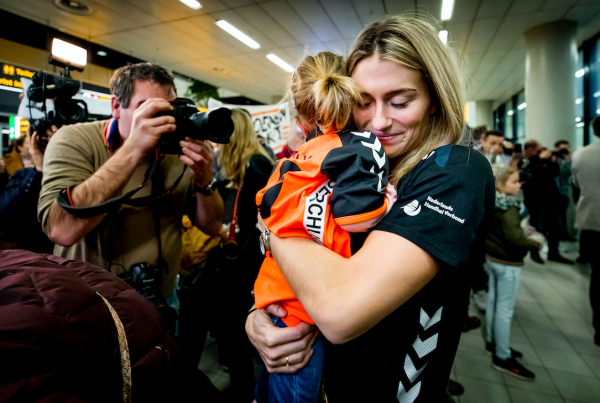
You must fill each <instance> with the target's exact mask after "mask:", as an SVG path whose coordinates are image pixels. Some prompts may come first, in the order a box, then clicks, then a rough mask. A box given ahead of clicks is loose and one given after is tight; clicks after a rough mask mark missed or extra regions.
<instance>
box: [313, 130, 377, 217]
mask: <svg viewBox="0 0 600 403" xmlns="http://www.w3.org/2000/svg"><path fill="white" fill-rule="evenodd" d="M340 139H341V140H342V144H343V146H342V147H338V148H335V149H333V150H331V151H330V152H329V154H327V156H326V157H325V159H324V161H323V164H322V165H321V172H322V173H323V174H324V175H327V177H328V178H329V179H330V180H332V181H334V182H335V185H334V187H333V193H332V195H331V200H330V203H331V209H332V213H333V218H334V219H336V220H337V219H347V218H350V217H352V216H358V215H361V214H365V213H371V212H375V211H377V210H378V209H381V208H382V206H384V201H385V195H384V193H383V189H384V188H385V187H386V186H387V178H388V175H389V170H388V162H387V158H386V156H385V151H384V150H383V147H382V146H381V143H380V142H379V140H378V139H377V137H375V135H373V134H371V133H369V132H364V133H361V132H347V133H344V134H340ZM369 218H371V217H367V218H366V219H358V220H353V219H351V218H350V219H349V221H355V222H361V221H366V220H367V219H369ZM342 221H345V220H342ZM352 223H354V222H340V224H341V225H344V224H352Z"/></svg>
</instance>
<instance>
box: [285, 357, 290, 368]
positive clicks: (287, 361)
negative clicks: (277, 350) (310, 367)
mask: <svg viewBox="0 0 600 403" xmlns="http://www.w3.org/2000/svg"><path fill="white" fill-rule="evenodd" d="M285 366H286V367H289V366H290V356H289V355H288V356H287V357H285Z"/></svg>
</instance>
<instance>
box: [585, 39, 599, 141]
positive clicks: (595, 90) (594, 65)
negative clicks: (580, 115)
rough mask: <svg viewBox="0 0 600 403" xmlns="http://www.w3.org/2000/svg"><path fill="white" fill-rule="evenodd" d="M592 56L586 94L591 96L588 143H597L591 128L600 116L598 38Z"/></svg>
mask: <svg viewBox="0 0 600 403" xmlns="http://www.w3.org/2000/svg"><path fill="white" fill-rule="evenodd" d="M591 50H592V54H591V55H590V56H591V57H590V66H589V74H590V89H589V92H588V94H590V95H591V96H592V101H591V102H590V122H589V124H590V143H595V142H597V141H598V137H596V136H594V131H593V129H592V127H591V122H592V120H593V119H594V118H595V117H596V116H598V115H600V38H598V40H597V41H596V43H595V44H594V46H593V48H592V49H591Z"/></svg>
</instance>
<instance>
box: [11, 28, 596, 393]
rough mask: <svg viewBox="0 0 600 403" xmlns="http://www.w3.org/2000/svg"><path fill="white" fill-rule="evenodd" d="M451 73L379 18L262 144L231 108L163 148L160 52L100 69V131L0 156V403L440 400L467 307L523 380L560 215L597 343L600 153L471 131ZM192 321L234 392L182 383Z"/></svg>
mask: <svg viewBox="0 0 600 403" xmlns="http://www.w3.org/2000/svg"><path fill="white" fill-rule="evenodd" d="M460 66H461V64H460V58H459V55H458V53H456V52H455V51H454V50H452V48H450V47H447V46H445V45H443V44H442V42H441V41H440V40H439V38H438V33H437V29H436V28H435V27H434V26H433V25H432V24H431V23H429V22H427V21H424V20H420V19H417V18H413V17H406V16H396V17H389V18H386V19H384V20H381V21H377V22H374V23H372V24H371V25H369V26H368V27H367V28H366V29H365V30H364V31H363V32H362V33H361V34H360V35H359V36H358V38H357V39H356V42H355V44H354V47H353V48H352V50H351V51H350V53H349V55H348V57H347V59H346V60H344V58H343V57H342V56H339V55H334V54H332V53H329V52H321V53H319V54H317V55H315V56H308V57H307V58H305V59H304V60H303V61H302V62H301V63H299V65H298V67H297V68H296V69H295V71H294V73H293V75H292V78H291V81H290V83H289V85H288V88H287V96H286V98H287V100H288V101H289V102H290V103H291V105H292V106H293V109H294V110H295V123H296V126H297V127H298V133H296V135H295V136H293V138H291V139H290V141H289V142H288V144H287V145H286V146H285V148H284V150H282V152H281V153H280V154H277V155H275V154H274V152H273V150H272V149H271V148H270V147H269V146H268V144H266V142H265V139H264V138H261V137H260V136H257V135H256V133H255V132H254V129H253V124H252V117H251V115H250V113H249V112H247V111H246V110H244V109H234V110H232V113H231V119H232V121H233V123H234V131H233V134H232V135H231V139H230V142H229V143H227V144H221V145H219V146H218V147H217V148H215V147H214V145H213V144H211V143H209V142H208V141H200V140H197V139H194V138H191V137H188V138H186V139H185V140H183V141H181V143H180V146H181V155H176V154H161V153H160V151H159V149H158V148H157V144H158V142H159V140H160V138H161V137H162V136H165V135H168V134H169V133H170V132H173V131H174V130H176V123H177V122H176V119H175V117H173V116H170V115H168V114H166V115H165V114H161V113H160V112H165V111H170V110H172V109H173V107H172V105H171V103H170V101H173V100H174V99H175V98H176V96H177V94H176V88H175V84H174V82H173V78H172V76H171V75H170V74H169V73H168V72H167V71H166V70H165V69H164V68H162V67H160V66H158V65H156V64H153V63H139V64H132V65H128V66H125V67H122V68H120V69H118V70H117V71H116V72H115V74H114V76H113V78H112V80H111V84H110V90H111V94H112V100H111V110H112V118H111V119H109V120H105V121H95V122H88V123H80V124H75V125H68V126H63V127H60V128H57V127H55V126H52V127H49V128H41V127H36V128H35V129H34V128H30V129H29V130H28V133H27V135H26V136H23V137H22V138H20V139H18V140H16V141H15V142H14V144H13V145H12V150H11V152H10V154H7V157H6V158H5V159H4V161H1V162H0V187H1V188H2V189H0V191H1V193H0V236H1V240H2V242H3V249H6V250H3V251H0V316H1V317H3V318H6V320H4V319H3V320H2V321H0V334H1V336H0V356H2V357H5V358H6V359H5V360H3V361H4V362H3V364H4V365H3V368H4V370H0V373H1V374H2V376H1V377H0V401H5V400H11V401H13V400H14V401H18V400H34V399H37V398H40V397H48V400H47V401H73V402H75V401H77V402H81V401H86V402H88V401H89V402H96V401H113V400H115V401H116V400H123V401H128V402H129V401H131V400H132V396H133V398H135V399H136V400H154V401H156V400H155V399H161V400H164V401H171V400H176V401H207V402H213V401H214V402H219V401H227V400H229V401H235V402H248V403H249V402H252V401H253V400H254V401H256V402H259V403H263V402H265V403H266V402H269V403H272V402H282V403H283V402H291V401H296V402H318V401H331V402H337V401H358V400H362V401H381V402H387V401H402V402H404V401H411V402H444V401H451V397H450V396H449V395H450V394H459V393H461V389H462V387H461V386H460V385H459V384H457V383H456V382H453V381H451V380H449V375H450V370H451V368H452V364H453V361H454V356H455V354H456V350H457V347H458V342H459V339H460V334H461V331H469V330H471V329H473V328H476V327H478V326H480V322H479V320H478V319H476V318H473V317H469V316H468V315H465V312H468V304H469V301H470V300H471V298H470V295H473V301H474V302H475V303H476V304H477V305H478V307H479V308H480V309H481V310H485V320H486V327H485V328H486V336H487V340H486V351H487V352H488V353H489V354H490V355H491V356H492V366H493V367H494V368H495V369H497V370H499V371H505V372H508V373H510V374H512V375H514V376H516V377H518V378H520V379H524V380H532V379H534V377H535V375H534V374H533V373H532V372H531V371H529V370H527V369H526V368H525V367H524V366H523V365H522V364H521V363H520V362H519V361H518V360H517V359H518V358H520V357H522V354H521V353H520V352H518V351H516V350H513V349H511V348H510V325H511V319H512V316H513V312H514V305H515V300H516V297H517V294H518V290H519V283H520V274H521V270H522V269H521V268H522V266H523V265H524V258H525V256H526V255H527V254H528V253H530V254H531V259H532V260H533V261H534V262H536V263H537V264H544V260H543V258H542V257H541V254H540V251H541V250H542V248H543V247H544V245H546V244H547V248H548V253H547V259H548V260H551V261H555V262H559V263H563V264H574V262H573V261H571V260H569V259H567V258H565V257H563V256H562V255H561V254H560V253H559V244H560V242H561V241H572V240H574V234H576V231H574V229H572V228H570V226H571V220H570V219H569V217H568V213H567V212H568V207H569V205H570V204H572V203H575V202H576V203H577V214H576V220H575V224H574V226H575V227H576V228H577V229H578V230H580V235H579V242H580V257H579V259H578V262H580V263H581V262H590V263H591V267H592V280H591V286H590V297H591V303H592V308H593V311H594V317H593V324H594V327H595V329H596V340H595V342H596V344H597V345H599V346H600V293H599V292H600V290H599V288H600V280H599V279H598V276H600V274H598V273H600V261H598V259H597V258H596V256H597V255H595V253H593V250H592V248H593V247H594V245H595V244H596V243H597V242H598V241H599V240H600V208H599V207H598V206H600V204H599V203H598V202H599V201H600V194H599V193H598V192H600V188H598V186H595V184H596V182H597V180H596V177H595V175H597V172H600V166H599V164H600V145H599V144H600V143H597V144H593V145H590V146H587V147H584V148H583V149H581V150H578V151H577V152H575V153H574V154H573V155H572V154H571V149H570V144H569V142H568V141H566V140H562V141H558V142H556V144H555V145H554V146H555V148H554V151H553V150H550V149H547V148H545V147H543V146H542V145H541V144H540V143H539V142H538V141H536V140H528V141H527V142H526V143H525V144H524V146H523V147H522V148H521V147H520V146H519V145H518V144H515V143H513V142H511V141H510V139H505V138H504V135H503V133H502V132H500V131H494V130H488V129H487V128H485V127H478V128H475V129H473V130H471V131H467V133H468V137H469V138H468V140H471V141H470V143H466V142H464V141H463V140H464V139H465V134H464V133H465V130H464V122H463V105H464V102H465V81H466V78H465V77H464V76H463V73H462V69H461V68H460ZM157 114H158V115H157ZM593 128H594V133H595V135H596V136H598V137H600V118H596V119H595V121H594V123H593ZM41 130H43V131H44V132H45V137H48V138H50V141H49V143H48V145H47V147H46V148H45V149H42V147H40V133H38V131H41ZM134 193H135V197H133V194H134ZM125 196H127V197H125ZM182 223H185V225H184V224H182ZM524 223H526V224H527V225H524ZM192 229H194V231H195V232H194V231H192ZM132 287H133V288H132ZM482 295H483V296H484V297H483V298H484V300H483V301H481V300H480V301H479V303H477V300H476V298H475V296H479V297H480V298H481V296H482ZM208 332H210V334H211V337H213V338H215V339H216V341H217V344H218V348H219V360H220V364H221V365H222V367H224V368H227V370H228V372H229V375H230V379H231V388H230V393H229V394H228V395H226V396H225V395H222V394H221V393H220V392H219V391H218V390H217V389H216V388H215V387H214V386H213V385H212V384H211V383H210V381H209V380H208V378H207V377H206V376H204V375H203V374H202V373H201V372H200V371H199V370H198V364H199V361H200V358H201V356H202V352H203V348H204V344H205V340H206V338H207V333H208ZM257 360H260V361H262V363H263V364H264V368H265V369H264V371H263V373H262V374H260V376H259V378H260V380H259V382H258V383H256V382H255V378H256V375H258V374H255V373H254V364H253V363H254V361H257ZM23 363H27V365H24V364H23ZM348 385H353V387H351V388H349V387H348Z"/></svg>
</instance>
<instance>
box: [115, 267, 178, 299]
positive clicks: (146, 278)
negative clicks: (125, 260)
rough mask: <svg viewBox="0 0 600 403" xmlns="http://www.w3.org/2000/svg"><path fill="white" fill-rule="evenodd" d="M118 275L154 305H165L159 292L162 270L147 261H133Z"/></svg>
mask: <svg viewBox="0 0 600 403" xmlns="http://www.w3.org/2000/svg"><path fill="white" fill-rule="evenodd" d="M119 277H120V278H122V279H123V280H125V282H126V283H127V284H129V285H130V286H131V287H133V288H134V289H135V290H136V291H137V292H139V293H140V294H142V295H143V296H144V297H145V298H146V299H148V300H149V301H150V302H152V303H153V304H154V306H157V307H158V306H160V305H166V302H165V299H164V297H163V296H162V294H161V293H160V284H161V282H162V270H160V269H159V268H158V267H155V266H152V265H151V264H150V263H147V262H142V263H135V264H133V265H132V266H131V268H130V269H129V271H127V272H124V273H121V274H119Z"/></svg>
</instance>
